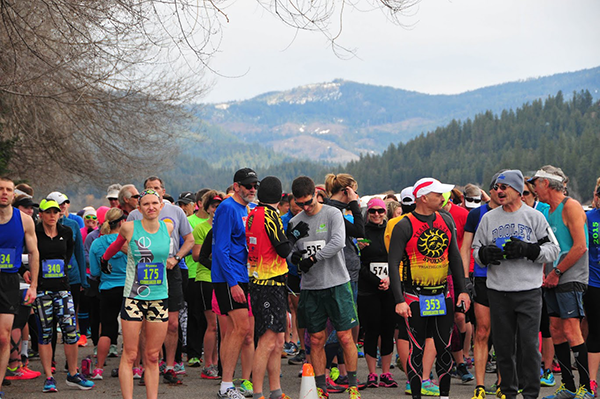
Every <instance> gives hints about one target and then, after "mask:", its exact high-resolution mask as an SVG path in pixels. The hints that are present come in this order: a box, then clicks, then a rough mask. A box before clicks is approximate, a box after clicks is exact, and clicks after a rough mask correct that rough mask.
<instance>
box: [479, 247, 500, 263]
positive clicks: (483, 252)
mask: <svg viewBox="0 0 600 399" xmlns="http://www.w3.org/2000/svg"><path fill="white" fill-rule="evenodd" d="M503 259H504V251H502V250H501V249H500V248H498V247H497V246H495V245H484V246H483V247H481V248H479V260H481V263H483V265H484V266H487V265H499V264H500V262H499V261H501V260H503Z"/></svg>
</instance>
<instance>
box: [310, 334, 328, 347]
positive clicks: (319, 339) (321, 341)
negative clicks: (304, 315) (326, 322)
mask: <svg viewBox="0 0 600 399" xmlns="http://www.w3.org/2000/svg"><path fill="white" fill-rule="evenodd" d="M310 345H311V347H312V348H322V347H324V346H325V336H324V335H323V336H321V335H311V336H310Z"/></svg>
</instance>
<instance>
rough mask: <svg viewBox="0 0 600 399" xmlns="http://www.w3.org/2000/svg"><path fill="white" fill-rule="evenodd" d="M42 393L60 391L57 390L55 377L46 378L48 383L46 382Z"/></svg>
mask: <svg viewBox="0 0 600 399" xmlns="http://www.w3.org/2000/svg"><path fill="white" fill-rule="evenodd" d="M42 392H44V393H48V392H58V389H56V380H55V379H54V377H50V378H46V381H44V389H43V390H42Z"/></svg>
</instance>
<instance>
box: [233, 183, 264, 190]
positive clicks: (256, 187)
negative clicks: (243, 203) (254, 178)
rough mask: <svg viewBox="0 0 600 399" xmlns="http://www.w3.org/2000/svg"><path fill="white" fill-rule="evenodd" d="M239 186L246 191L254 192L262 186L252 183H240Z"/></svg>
mask: <svg viewBox="0 0 600 399" xmlns="http://www.w3.org/2000/svg"><path fill="white" fill-rule="evenodd" d="M238 184H239V185H240V186H242V187H244V188H245V189H246V190H252V189H253V188H254V189H256V190H258V186H260V184H259V183H258V182H256V183H250V184H244V183H240V182H238Z"/></svg>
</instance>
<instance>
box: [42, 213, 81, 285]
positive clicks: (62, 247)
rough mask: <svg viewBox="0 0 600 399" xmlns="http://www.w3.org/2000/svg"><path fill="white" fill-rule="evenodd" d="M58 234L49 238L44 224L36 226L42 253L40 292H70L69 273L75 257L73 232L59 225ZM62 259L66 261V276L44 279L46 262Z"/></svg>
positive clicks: (57, 227)
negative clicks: (70, 263)
mask: <svg viewBox="0 0 600 399" xmlns="http://www.w3.org/2000/svg"><path fill="white" fill-rule="evenodd" d="M56 229H57V231H58V234H57V235H56V236H55V237H52V238H51V237H48V235H46V232H45V231H44V226H43V225H42V223H38V224H37V225H36V226H35V235H36V236H37V242H38V251H39V253H40V267H39V270H40V271H39V277H38V288H37V289H38V291H53V292H57V291H69V290H70V289H71V286H70V285H69V273H68V269H67V268H68V266H69V262H70V260H71V256H73V248H74V246H75V243H74V241H73V231H72V230H71V228H69V227H67V226H63V225H62V224H57V225H56ZM50 259H60V260H63V261H64V276H63V277H59V278H44V277H43V275H44V271H43V269H44V268H43V267H42V265H43V263H44V261H45V260H50Z"/></svg>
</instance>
